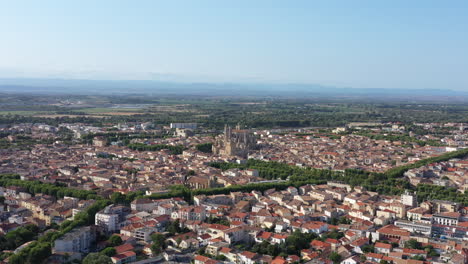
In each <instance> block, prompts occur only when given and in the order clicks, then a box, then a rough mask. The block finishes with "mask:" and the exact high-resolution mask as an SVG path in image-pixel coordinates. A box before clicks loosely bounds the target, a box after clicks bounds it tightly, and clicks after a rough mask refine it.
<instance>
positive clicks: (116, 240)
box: [107, 235, 123, 247]
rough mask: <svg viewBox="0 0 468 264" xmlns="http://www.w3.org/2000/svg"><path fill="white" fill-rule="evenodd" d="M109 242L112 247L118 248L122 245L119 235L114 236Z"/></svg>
mask: <svg viewBox="0 0 468 264" xmlns="http://www.w3.org/2000/svg"><path fill="white" fill-rule="evenodd" d="M107 242H108V243H109V245H110V246H111V247H116V246H120V245H122V242H123V241H122V238H121V237H120V236H118V235H112V236H111V237H110V238H109V239H108V240H107Z"/></svg>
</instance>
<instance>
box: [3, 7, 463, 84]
mask: <svg viewBox="0 0 468 264" xmlns="http://www.w3.org/2000/svg"><path fill="white" fill-rule="evenodd" d="M467 12H468V3H467V2H465V1H451V2H450V6H448V5H447V4H446V3H442V2H437V1H411V2H408V1H392V2H376V1H359V2H357V1H353V2H344V1H343V2H342V1H323V2H309V1H294V2H283V1H255V2H252V1H236V2H233V3H228V2H219V1H170V2H169V1H168V2H162V1H138V2H136V3H135V2H130V1H110V0H109V1H99V2H96V1H91V0H85V1H79V2H67V3H65V2H63V1H58V0H44V1H37V2H36V1H15V2H5V3H4V4H3V5H2V6H1V8H0V34H1V36H2V39H3V40H6V41H2V42H0V58H2V59H1V60H0V78H44V79H47V78H57V79H97V80H157V81H169V82H215V83H216V82H219V83H225V82H233V83H280V84H285V83H306V84H319V85H325V86H336V87H353V88H396V89H443V90H445V89H447V90H458V91H468V74H467V73H468V72H467V69H468V51H467V50H466V47H467V46H468V35H467V34H460V32H464V31H466V28H468V17H467V16H466V13H467ZM0 84H1V83H0Z"/></svg>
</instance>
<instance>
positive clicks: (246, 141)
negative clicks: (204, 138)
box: [213, 125, 257, 158]
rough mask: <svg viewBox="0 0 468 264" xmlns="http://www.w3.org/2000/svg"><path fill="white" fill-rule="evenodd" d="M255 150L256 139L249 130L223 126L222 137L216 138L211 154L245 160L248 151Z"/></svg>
mask: <svg viewBox="0 0 468 264" xmlns="http://www.w3.org/2000/svg"><path fill="white" fill-rule="evenodd" d="M254 149H257V138H256V137H255V135H254V134H252V133H251V132H250V131H249V130H244V129H240V126H239V125H237V126H236V129H232V128H231V127H230V126H228V125H225V126H224V135H219V136H217V137H216V140H215V143H214V144H213V153H215V154H219V155H222V156H238V157H242V158H247V156H248V154H249V152H250V151H252V150H254Z"/></svg>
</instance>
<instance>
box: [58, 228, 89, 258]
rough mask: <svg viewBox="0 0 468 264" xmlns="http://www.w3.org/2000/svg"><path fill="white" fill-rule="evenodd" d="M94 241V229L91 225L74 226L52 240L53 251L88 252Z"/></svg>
mask: <svg viewBox="0 0 468 264" xmlns="http://www.w3.org/2000/svg"><path fill="white" fill-rule="evenodd" d="M94 241H96V230H95V228H93V227H91V226H84V227H80V228H75V229H73V230H72V231H70V232H68V233H66V234H65V235H63V236H62V237H60V238H59V239H57V240H55V242H54V248H53V250H54V252H81V253H88V252H89V250H90V247H91V245H92V243H94Z"/></svg>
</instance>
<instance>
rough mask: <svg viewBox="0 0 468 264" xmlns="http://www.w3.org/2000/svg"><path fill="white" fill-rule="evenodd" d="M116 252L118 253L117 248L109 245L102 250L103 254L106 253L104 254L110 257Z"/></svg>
mask: <svg viewBox="0 0 468 264" xmlns="http://www.w3.org/2000/svg"><path fill="white" fill-rule="evenodd" d="M116 253H117V251H116V250H115V248H113V247H107V248H105V249H103V250H102V251H101V254H104V255H106V256H108V257H112V256H114V255H115V254H116Z"/></svg>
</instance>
